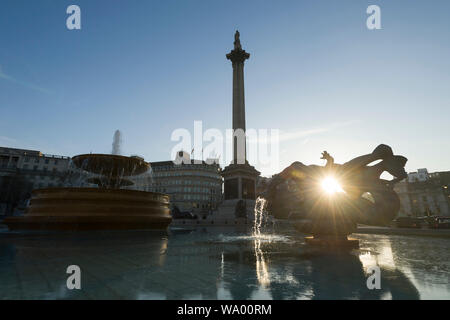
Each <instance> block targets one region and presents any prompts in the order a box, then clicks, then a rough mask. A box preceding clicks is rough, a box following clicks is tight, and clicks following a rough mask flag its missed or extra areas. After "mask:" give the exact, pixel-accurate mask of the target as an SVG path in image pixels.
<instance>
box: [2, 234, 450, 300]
mask: <svg viewBox="0 0 450 320" xmlns="http://www.w3.org/2000/svg"><path fill="white" fill-rule="evenodd" d="M303 237H304V236H303V235H301V234H299V233H297V232H295V231H294V230H291V229H290V228H287V227H283V228H282V229H281V230H274V229H271V230H265V231H262V232H261V233H260V234H259V233H258V234H255V233H253V232H252V230H250V229H249V230H246V229H245V228H244V229H240V228H236V227H235V228H220V227H210V228H197V229H192V230H185V229H172V230H169V232H168V233H159V232H145V231H126V232H89V233H69V234H67V233H66V234H58V233H29V232H28V233H20V232H16V233H11V232H6V231H3V232H0V298H1V299H450V283H449V279H450V250H449V248H450V239H439V238H426V237H412V236H386V235H362V234H357V235H354V238H358V239H359V240H360V249H359V250H353V251H351V252H329V251H318V250H314V249H312V248H311V247H310V246H308V245H306V244H305V242H304V239H303ZM69 265H77V266H79V267H80V269H81V290H69V289H68V288H67V286H66V281H67V278H68V277H69V274H67V273H66V270H67V267H68V266H69ZM373 266H378V267H379V268H380V271H381V273H380V276H381V289H373V290H369V289H368V288H367V284H366V282H367V278H368V277H369V276H370V274H369V270H370V268H371V267H373Z"/></svg>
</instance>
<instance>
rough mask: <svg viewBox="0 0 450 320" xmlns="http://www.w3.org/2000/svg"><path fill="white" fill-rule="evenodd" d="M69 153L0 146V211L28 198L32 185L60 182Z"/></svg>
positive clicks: (47, 185)
mask: <svg viewBox="0 0 450 320" xmlns="http://www.w3.org/2000/svg"><path fill="white" fill-rule="evenodd" d="M69 164H70V157H64V156H56V155H48V154H43V153H42V152H40V151H36V150H26V149H15V148H4V147H0V214H6V213H7V211H11V209H13V208H12V207H14V206H17V205H19V204H18V202H21V201H23V200H24V198H29V196H30V193H31V190H32V189H38V188H51V187H58V186H61V185H62V184H63V180H64V176H65V175H66V173H67V171H68V169H69Z"/></svg>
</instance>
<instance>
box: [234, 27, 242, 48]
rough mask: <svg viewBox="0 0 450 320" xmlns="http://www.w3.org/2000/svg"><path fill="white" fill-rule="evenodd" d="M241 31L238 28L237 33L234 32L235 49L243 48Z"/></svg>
mask: <svg viewBox="0 0 450 320" xmlns="http://www.w3.org/2000/svg"><path fill="white" fill-rule="evenodd" d="M239 37H240V33H239V31H238V30H236V33H235V34H234V49H235V50H242V47H241V40H240V39H239Z"/></svg>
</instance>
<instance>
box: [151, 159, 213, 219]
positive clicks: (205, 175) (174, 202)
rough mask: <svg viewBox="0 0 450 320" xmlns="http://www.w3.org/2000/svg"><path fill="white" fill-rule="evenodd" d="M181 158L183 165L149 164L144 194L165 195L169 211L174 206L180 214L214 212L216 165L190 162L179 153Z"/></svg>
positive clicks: (172, 162)
mask: <svg viewBox="0 0 450 320" xmlns="http://www.w3.org/2000/svg"><path fill="white" fill-rule="evenodd" d="M178 157H180V153H179V154H178ZM181 157H184V158H183V161H179V162H177V161H175V162H174V161H160V162H151V163H150V165H151V168H152V174H151V177H149V179H150V181H149V187H148V188H147V191H153V192H162V193H167V194H169V195H170V203H171V206H172V208H173V207H175V206H176V207H178V209H180V210H181V211H192V212H193V213H197V214H200V213H203V214H206V213H209V212H210V211H212V210H215V209H217V207H218V205H219V204H220V203H221V201H222V177H221V175H220V166H219V165H218V164H217V162H218V161H214V160H212V161H209V160H207V161H206V162H205V161H201V162H200V161H191V160H190V159H189V156H188V155H187V153H183V152H182V153H181Z"/></svg>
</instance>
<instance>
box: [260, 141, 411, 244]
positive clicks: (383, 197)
mask: <svg viewBox="0 0 450 320" xmlns="http://www.w3.org/2000/svg"><path fill="white" fill-rule="evenodd" d="M322 159H325V160H326V161H327V163H326V165H325V166H324V167H321V166H316V165H310V166H306V165H304V164H302V163H300V162H294V163H293V164H292V165H291V166H289V167H287V168H286V169H285V170H283V171H282V172H281V173H280V174H278V175H276V176H275V177H274V179H273V180H272V182H271V184H270V185H269V187H268V190H267V192H266V194H267V195H266V197H267V199H268V200H269V203H270V202H271V201H273V200H274V199H276V198H277V197H278V196H279V194H277V190H278V188H277V186H278V185H280V184H281V183H283V182H285V181H289V180H292V181H294V182H295V183H296V184H297V185H298V188H299V195H300V198H301V199H302V200H301V202H300V208H298V209H299V210H298V211H299V212H301V214H300V216H297V217H296V219H293V224H294V226H295V228H296V229H297V230H299V231H301V232H303V233H307V234H312V237H307V238H305V240H306V242H307V243H309V244H312V245H318V246H325V247H335V248H341V247H346V248H355V247H358V241H357V240H354V239H349V238H348V235H350V234H351V233H352V232H354V231H355V230H356V226H357V224H358V223H359V224H366V225H373V226H386V225H388V224H389V223H390V222H391V221H392V220H393V219H394V218H395V216H396V215H397V213H398V211H399V209H400V200H399V198H398V195H397V194H396V193H395V191H394V190H393V186H394V184H395V183H397V182H399V181H401V180H402V179H404V178H405V177H406V176H407V174H406V172H405V169H404V166H405V164H406V161H407V159H406V158H405V157H402V156H396V155H394V154H393V152H392V149H391V148H390V147H389V146H387V145H383V144H382V145H379V146H378V147H377V148H375V150H374V151H373V152H372V153H370V154H367V155H363V156H360V157H357V158H355V159H353V160H351V161H348V162H347V163H344V164H342V165H340V164H335V163H334V159H333V157H331V155H330V154H329V153H328V152H326V151H324V152H323V153H322ZM380 160H381V161H380ZM375 161H380V162H379V163H377V164H375V165H373V166H369V164H370V163H372V162H375ZM384 171H387V172H388V173H390V174H391V175H392V176H393V177H394V179H393V180H391V181H387V180H383V179H380V175H381V174H382V173H383V172H384ZM272 211H273V210H272ZM272 214H273V215H274V216H275V217H277V212H272ZM291 218H292V217H291Z"/></svg>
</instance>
